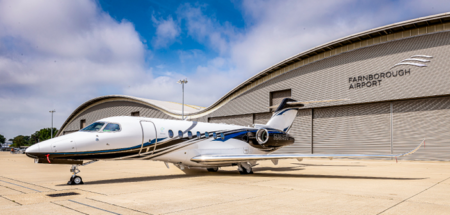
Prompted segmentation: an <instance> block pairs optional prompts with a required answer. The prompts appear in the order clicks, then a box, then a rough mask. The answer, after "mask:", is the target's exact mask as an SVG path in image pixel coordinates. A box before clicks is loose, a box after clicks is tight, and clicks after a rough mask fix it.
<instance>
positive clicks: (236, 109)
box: [58, 13, 450, 160]
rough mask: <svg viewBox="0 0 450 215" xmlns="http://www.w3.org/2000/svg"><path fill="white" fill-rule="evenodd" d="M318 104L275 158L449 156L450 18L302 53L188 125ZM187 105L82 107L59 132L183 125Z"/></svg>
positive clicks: (135, 101)
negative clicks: (114, 121) (121, 120)
mask: <svg viewBox="0 0 450 215" xmlns="http://www.w3.org/2000/svg"><path fill="white" fill-rule="evenodd" d="M287 97H291V98H293V99H296V100H299V101H315V100H329V99H347V100H341V101H336V102H327V103H312V104H309V105H307V106H305V107H304V108H302V109H301V110H300V111H299V112H298V115H297V118H296V120H295V121H294V125H293V127H292V128H291V131H290V134H292V135H293V136H294V137H295V139H296V143H295V144H294V145H292V146H289V147H285V148H283V149H280V150H279V151H277V152H276V153H366V154H372V153H386V154H389V153H394V154H396V153H402V152H406V151H409V150H411V149H412V148H414V147H415V146H416V145H417V144H419V143H420V142H421V140H422V139H424V138H426V139H427V141H426V148H425V149H421V150H419V151H418V152H416V153H415V154H413V155H412V156H408V157H405V158H404V159H410V160H450V13H443V14H437V15H433V16H428V17H422V18H418V19H413V20H409V21H404V22H399V23H395V24H391V25H387V26H383V27H379V28H375V29H372V30H368V31H364V32H361V33H357V34H354V35H350V36H347V37H344V38H341V39H338V40H335V41H331V42H329V43H326V44H323V45H320V46H317V47H315V48H312V49H310V50H307V51H305V52H302V53H299V54H297V55H295V56H293V57H290V58H288V59H286V60H284V61H282V62H279V63H277V64H276V65H273V66H271V67H269V68H267V69H265V70H264V71H261V72H260V73H258V74H256V75H255V76H253V77H251V78H250V79H248V80H246V81H245V82H243V83H242V84H240V85H239V86H237V87H235V88H234V89H233V90H231V91H230V92H228V93H227V94H226V95H224V96H223V97H222V98H220V99H219V100H218V101H216V102H215V103H214V104H212V105H211V106H209V107H207V108H203V107H198V106H192V105H186V108H185V113H186V115H187V116H188V117H189V118H188V119H189V120H195V121H201V122H214V123H229V124H238V125H252V124H265V123H266V122H267V121H268V120H269V118H270V117H271V111H272V110H271V109H269V106H271V105H276V104H278V103H279V102H280V101H281V100H282V99H283V98H287ZM180 110H181V104H178V103H173V102H161V101H155V100H149V99H141V98H135V97H130V96H118V95H112V96H102V97H98V98H94V99H92V100H89V101H87V102H85V103H84V104H82V105H81V106H80V107H78V108H77V109H76V110H75V111H74V112H73V113H72V114H71V115H70V117H69V118H68V119H67V120H66V121H65V122H64V124H63V125H62V127H61V129H60V132H59V134H58V135H63V134H67V133H70V132H74V131H77V130H79V129H81V128H82V127H84V126H86V125H88V124H90V123H92V122H94V121H96V120H99V119H101V118H105V117H109V116H118V115H128V116H129V115H140V116H146V117H153V118H166V119H180V118H181V112H180Z"/></svg>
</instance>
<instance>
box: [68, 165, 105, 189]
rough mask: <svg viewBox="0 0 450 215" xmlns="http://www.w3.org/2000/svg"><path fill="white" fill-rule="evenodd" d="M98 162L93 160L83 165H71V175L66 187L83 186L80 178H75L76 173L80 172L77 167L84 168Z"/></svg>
mask: <svg viewBox="0 0 450 215" xmlns="http://www.w3.org/2000/svg"><path fill="white" fill-rule="evenodd" d="M97 161H98V160H93V161H89V162H86V163H84V164H81V165H78V164H74V165H72V167H71V168H70V172H72V173H73V175H72V176H71V177H70V179H69V181H68V182H67V185H79V184H84V182H83V179H81V177H80V176H77V174H78V173H80V170H79V169H78V166H86V165H88V164H91V163H94V162H97Z"/></svg>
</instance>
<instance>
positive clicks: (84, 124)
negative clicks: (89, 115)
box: [80, 119, 86, 130]
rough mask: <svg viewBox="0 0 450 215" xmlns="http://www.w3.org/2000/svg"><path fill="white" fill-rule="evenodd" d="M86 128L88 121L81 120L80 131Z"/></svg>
mask: <svg viewBox="0 0 450 215" xmlns="http://www.w3.org/2000/svg"><path fill="white" fill-rule="evenodd" d="M84 127H86V120H85V119H82V120H80V130H81V129H83V128H84Z"/></svg>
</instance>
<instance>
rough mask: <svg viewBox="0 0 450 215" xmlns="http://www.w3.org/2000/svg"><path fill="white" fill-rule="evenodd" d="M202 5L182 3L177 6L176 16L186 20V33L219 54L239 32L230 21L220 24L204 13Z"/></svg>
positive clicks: (225, 50)
mask: <svg viewBox="0 0 450 215" xmlns="http://www.w3.org/2000/svg"><path fill="white" fill-rule="evenodd" d="M203 10H206V8H205V7H204V6H198V7H194V6H192V5H191V4H188V3H186V4H183V5H181V6H180V7H179V8H178V17H179V19H183V20H185V21H186V27H187V33H188V35H189V36H191V37H192V38H194V39H196V40H198V41H199V42H202V43H205V44H207V45H209V46H210V47H212V48H213V49H215V50H217V51H219V52H220V53H221V54H224V53H226V52H227V51H228V50H229V49H228V48H229V42H230V41H231V40H233V39H234V38H236V37H238V35H239V32H238V31H237V29H236V28H234V27H233V26H232V25H231V24H230V23H228V22H225V23H224V24H221V23H220V22H218V21H217V20H215V19H213V18H211V17H208V16H207V15H205V14H204V12H203Z"/></svg>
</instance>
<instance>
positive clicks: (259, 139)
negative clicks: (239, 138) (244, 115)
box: [247, 128, 295, 149]
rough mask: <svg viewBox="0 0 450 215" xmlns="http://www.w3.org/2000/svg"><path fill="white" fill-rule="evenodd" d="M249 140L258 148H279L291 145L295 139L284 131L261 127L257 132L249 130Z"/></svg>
mask: <svg viewBox="0 0 450 215" xmlns="http://www.w3.org/2000/svg"><path fill="white" fill-rule="evenodd" d="M247 136H248V137H247V138H248V142H249V143H250V144H251V145H253V146H254V147H256V148H261V149H262V148H279V147H283V146H287V145H291V144H293V143H294V142H295V139H294V138H293V137H292V136H290V135H289V134H286V133H285V132H283V131H280V130H276V129H271V128H260V129H258V130H257V131H256V132H254V131H253V132H248V134H247Z"/></svg>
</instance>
